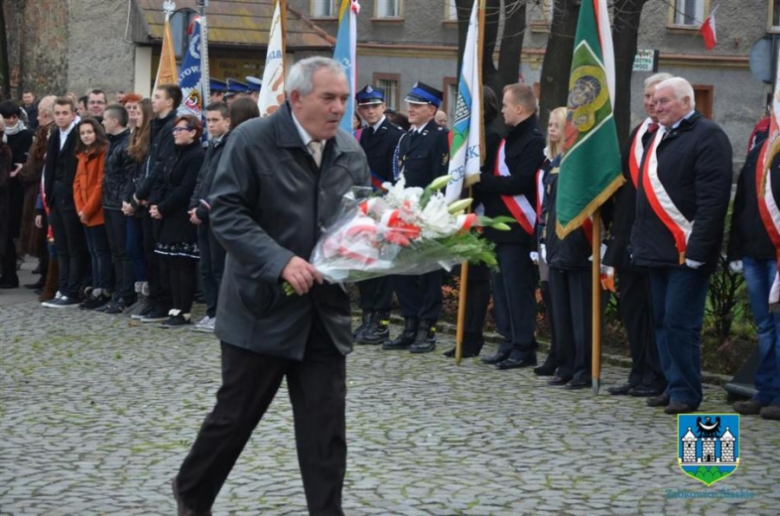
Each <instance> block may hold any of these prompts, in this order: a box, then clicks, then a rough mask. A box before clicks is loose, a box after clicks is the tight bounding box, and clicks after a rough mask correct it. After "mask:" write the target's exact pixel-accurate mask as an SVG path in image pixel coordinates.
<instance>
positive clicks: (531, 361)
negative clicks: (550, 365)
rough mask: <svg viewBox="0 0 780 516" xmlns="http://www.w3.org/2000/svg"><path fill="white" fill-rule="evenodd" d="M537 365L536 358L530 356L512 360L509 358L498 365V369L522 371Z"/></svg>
mask: <svg viewBox="0 0 780 516" xmlns="http://www.w3.org/2000/svg"><path fill="white" fill-rule="evenodd" d="M535 365H536V356H529V357H526V358H512V357H509V358H507V359H506V360H502V361H501V362H499V363H497V364H496V369H500V370H502V371H504V370H506V369H522V368H524V367H533V366H535Z"/></svg>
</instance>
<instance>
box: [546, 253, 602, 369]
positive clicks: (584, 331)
mask: <svg viewBox="0 0 780 516" xmlns="http://www.w3.org/2000/svg"><path fill="white" fill-rule="evenodd" d="M592 292H593V286H592V285H591V271H590V269H582V270H567V269H558V268H555V267H550V294H551V295H552V306H553V317H554V318H555V326H556V333H555V345H556V349H555V356H556V358H557V360H558V371H557V373H556V374H557V375H558V376H560V377H561V378H571V379H575V380H589V379H590V377H591V374H590V373H591V356H592V349H591V344H592V341H593V336H592V328H593V320H592V317H593V313H592V310H591V306H592V304H593V301H592V298H591V293H592Z"/></svg>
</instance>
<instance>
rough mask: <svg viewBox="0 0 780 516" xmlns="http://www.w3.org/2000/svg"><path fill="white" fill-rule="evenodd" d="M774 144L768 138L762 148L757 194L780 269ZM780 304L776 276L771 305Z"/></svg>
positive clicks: (757, 171)
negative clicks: (773, 187)
mask: <svg viewBox="0 0 780 516" xmlns="http://www.w3.org/2000/svg"><path fill="white" fill-rule="evenodd" d="M771 144H772V142H771V141H770V138H767V139H766V141H765V142H764V145H763V146H762V147H761V154H759V157H758V162H757V163H756V193H757V195H758V212H759V214H760V215H761V221H762V222H763V223H764V227H765V228H766V231H767V233H768V234H769V239H770V240H772V243H773V244H774V246H775V250H776V252H777V254H778V267H780V208H778V205H777V200H776V199H775V196H774V194H773V193H772V182H771V175H772V169H771V165H772V163H771V162H770V159H771V157H770V152H769V149H770V147H771ZM778 304H780V275H779V274H778V273H776V274H775V279H774V282H773V283H772V288H771V289H770V291H769V305H770V307H773V308H775V309H777V305H778Z"/></svg>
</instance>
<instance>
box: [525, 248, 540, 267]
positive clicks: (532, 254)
mask: <svg viewBox="0 0 780 516" xmlns="http://www.w3.org/2000/svg"><path fill="white" fill-rule="evenodd" d="M528 257H529V258H530V259H531V261H532V262H534V265H539V253H537V252H536V251H531V252H530V253H528Z"/></svg>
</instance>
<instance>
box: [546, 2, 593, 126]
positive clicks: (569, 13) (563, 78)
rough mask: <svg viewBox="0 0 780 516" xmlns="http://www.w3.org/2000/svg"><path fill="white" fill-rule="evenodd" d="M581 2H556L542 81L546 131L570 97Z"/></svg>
mask: <svg viewBox="0 0 780 516" xmlns="http://www.w3.org/2000/svg"><path fill="white" fill-rule="evenodd" d="M581 3H582V0H557V1H556V2H555V11H554V12H553V19H552V27H550V38H549V40H548V41H547V49H546V51H545V53H544V61H543V62H542V72H541V75H540V77H539V90H540V95H539V96H540V99H539V125H540V127H543V128H545V127H547V118H548V117H549V116H550V111H552V110H553V109H555V108H557V107H560V106H565V105H566V103H567V98H568V96H569V75H570V73H571V59H572V54H573V53H574V35H575V33H576V31H577V17H578V16H579V13H580V4H581Z"/></svg>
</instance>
